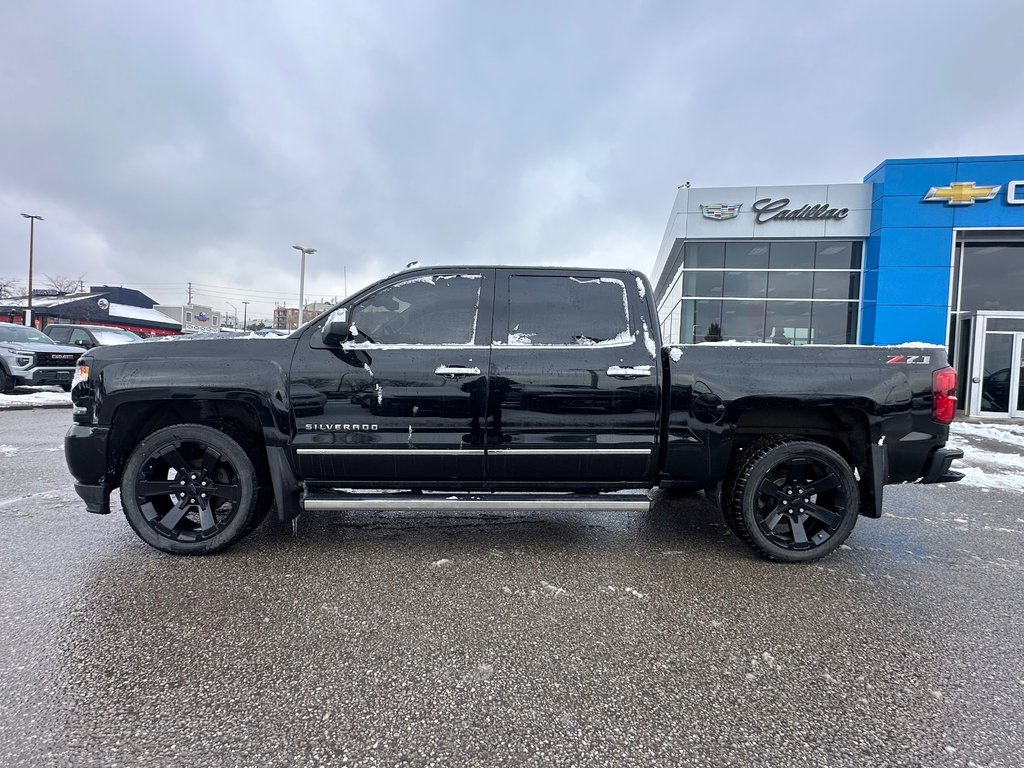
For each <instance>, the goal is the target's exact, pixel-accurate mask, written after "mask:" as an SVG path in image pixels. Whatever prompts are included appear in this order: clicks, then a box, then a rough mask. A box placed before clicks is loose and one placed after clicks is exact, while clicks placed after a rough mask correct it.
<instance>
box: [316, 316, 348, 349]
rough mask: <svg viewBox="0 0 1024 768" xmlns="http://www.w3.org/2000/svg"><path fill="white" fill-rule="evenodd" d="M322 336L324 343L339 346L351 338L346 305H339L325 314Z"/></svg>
mask: <svg viewBox="0 0 1024 768" xmlns="http://www.w3.org/2000/svg"><path fill="white" fill-rule="evenodd" d="M322 336H323V341H324V344H327V345H329V346H340V345H341V344H343V343H344V342H346V341H348V340H349V339H351V338H352V332H351V331H350V330H349V323H348V307H340V308H339V309H336V310H334V311H333V312H332V313H331V314H330V315H328V316H327V320H326V322H324V330H323V334H322Z"/></svg>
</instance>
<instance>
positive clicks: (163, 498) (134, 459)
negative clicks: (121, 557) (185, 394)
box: [121, 424, 262, 555]
mask: <svg viewBox="0 0 1024 768" xmlns="http://www.w3.org/2000/svg"><path fill="white" fill-rule="evenodd" d="M259 493H260V488H259V483H258V478H257V475H256V469H255V467H254V466H253V462H252V460H251V459H250V458H249V456H247V455H246V452H245V450H243V448H242V446H241V445H239V443H238V442H237V441H236V440H235V439H234V438H233V437H231V436H230V435H228V434H226V433H225V432H222V431H221V430H218V429H215V428H213V427H210V426H207V425H205V424H181V425H175V426H171V427H165V428H163V429H159V430H157V431H156V432H154V433H153V434H151V435H149V436H148V437H146V438H145V439H144V440H143V441H142V442H141V443H139V444H138V445H137V446H136V447H135V450H134V451H132V454H131V456H130V457H129V458H128V462H127V464H125V468H124V474H123V476H122V480H121V504H122V506H123V507H124V514H125V517H126V518H128V523H129V524H130V525H131V527H132V528H133V529H134V531H135V532H136V533H137V534H138V535H139V537H140V538H141V539H142V540H143V541H145V542H146V543H147V544H149V545H150V546H152V547H155V548H156V549H159V550H162V551H164V552H170V553H172V554H176V555H207V554H212V553H214V552H218V551H220V550H222V549H225V548H226V547H228V546H230V545H231V544H233V543H234V542H235V541H237V540H238V539H240V538H242V537H243V536H245V534H247V533H248V532H249V531H250V530H251V529H252V523H253V522H254V519H253V518H254V516H255V515H256V514H257V512H256V510H257V507H258V506H262V505H260V504H258V498H257V497H258V496H259Z"/></svg>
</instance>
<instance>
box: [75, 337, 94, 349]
mask: <svg viewBox="0 0 1024 768" xmlns="http://www.w3.org/2000/svg"><path fill="white" fill-rule="evenodd" d="M75 346H76V347H84V348H85V349H92V344H90V343H89V341H88V340H87V339H76V340H75Z"/></svg>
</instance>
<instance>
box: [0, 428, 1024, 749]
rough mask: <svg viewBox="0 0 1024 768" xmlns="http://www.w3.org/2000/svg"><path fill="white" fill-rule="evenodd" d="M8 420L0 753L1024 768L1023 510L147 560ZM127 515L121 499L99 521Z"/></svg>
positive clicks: (350, 536)
mask: <svg viewBox="0 0 1024 768" xmlns="http://www.w3.org/2000/svg"><path fill="white" fill-rule="evenodd" d="M69 420H70V412H69V411H67V410H48V411H44V410H38V411H17V412H4V413H0V479H2V483H0V525H2V527H3V533H2V536H0V572H2V582H0V765H5V766H41V765H55V766H164V765H182V766H271V765H273V766H291V765H294V766H311V765H353V766H355V765H359V766H428V765H436V766H454V765H459V766H499V765H509V766H512V765H516V766H518V765H536V766H590V765H595V766H596V765H601V766H603V765H614V766H636V765H651V766H654V765H658V766H665V765H694V766H698V765H700V766H719V765H722V766H727V765H728V766H847V765H849V766H855V765H856V766H861V765H870V766H888V765H901V766H904V765H906V766H911V765H919V766H947V765H948V766H974V765H977V766H1020V765H1024V715H1022V713H1024V659H1022V646H1024V622H1022V620H1021V609H1022V606H1024V567H1022V562H1021V546H1022V544H1024V499H1022V496H1021V494H1020V493H1019V492H1015V491H1009V490H991V491H988V492H983V491H982V490H979V489H978V488H975V487H969V486H963V485H960V486H957V485H951V486H948V487H946V488H935V487H919V486H903V487H898V488H890V489H887V499H886V506H885V509H886V513H887V514H886V517H885V518H883V519H882V520H866V519H862V520H861V521H860V522H859V523H858V526H857V528H856V530H855V531H854V533H853V535H852V536H851V538H850V539H849V541H848V546H849V548H844V549H843V550H841V551H839V552H837V553H836V554H835V555H833V556H832V557H830V558H828V559H826V560H825V561H822V562H820V563H817V564H813V565H807V566H786V565H777V564H772V563H767V562H764V561H761V560H759V559H757V558H756V557H754V556H753V555H752V554H750V553H748V552H747V550H746V549H745V548H743V547H742V545H740V543H739V542H738V541H737V540H736V539H735V538H734V537H733V536H732V535H731V534H729V533H728V531H727V529H726V528H725V526H724V525H723V524H722V522H721V519H720V517H719V515H718V513H717V511H716V510H715V509H714V508H713V507H712V506H711V505H710V504H709V503H708V502H707V500H706V499H705V498H704V497H703V496H700V495H698V496H692V497H683V498H678V499H662V500H660V501H659V502H658V503H657V504H656V505H655V507H654V509H653V511H652V512H651V513H649V514H613V513H607V514H604V513H600V514H591V515H580V514H575V513H566V514H558V513H544V514H539V513H538V514H520V515H469V514H463V515H445V514H429V515H413V514H393V513H381V514H368V513H367V514H363V513H358V514H354V513H348V514H322V515H314V514H310V515H305V516H303V518H302V519H301V521H300V524H299V530H298V535H297V536H293V535H292V531H291V526H290V525H280V524H270V525H268V526H266V527H264V528H263V529H261V530H260V531H258V532H257V533H255V534H254V535H252V536H250V537H249V538H248V539H246V540H245V541H244V542H242V543H241V544H239V545H237V546H235V547H234V548H233V549H231V550H229V551H228V552H227V553H225V554H223V555H219V556H214V557H209V558H192V559H185V558H179V557H172V556H168V555H163V554H160V553H158V552H156V551H154V550H152V549H150V548H149V547H147V546H146V545H145V544H143V543H142V542H141V541H140V540H138V539H137V538H136V537H135V536H134V534H132V533H131V531H130V529H129V528H128V525H127V523H126V522H125V520H124V518H123V516H122V515H121V514H120V511H119V507H117V509H118V511H117V512H115V514H112V515H109V516H106V517H94V516H91V515H88V514H87V513H86V512H85V511H84V508H83V507H82V505H81V504H80V503H79V502H78V500H77V497H76V496H75V494H74V491H73V489H72V487H71V479H70V476H69V475H68V473H67V470H66V468H65V466H64V461H63V454H62V452H61V440H62V436H63V432H64V430H65V429H66V427H67V425H68V423H69ZM115 506H116V505H115Z"/></svg>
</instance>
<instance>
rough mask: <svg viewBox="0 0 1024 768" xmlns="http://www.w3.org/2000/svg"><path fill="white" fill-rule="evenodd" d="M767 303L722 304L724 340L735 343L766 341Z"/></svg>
mask: <svg viewBox="0 0 1024 768" xmlns="http://www.w3.org/2000/svg"><path fill="white" fill-rule="evenodd" d="M767 303H768V302H766V301H724V302H722V338H723V339H730V340H733V341H764V314H765V305H766V304H767Z"/></svg>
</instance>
